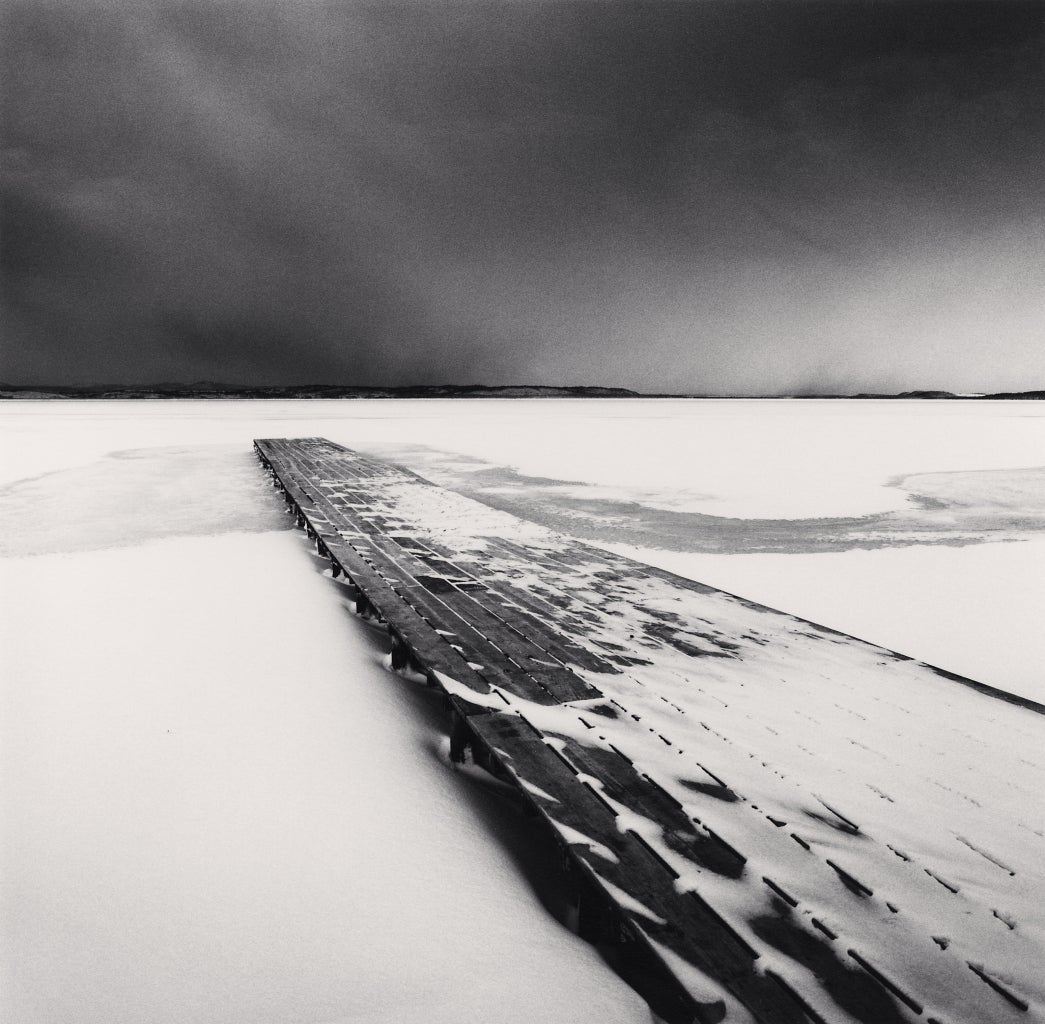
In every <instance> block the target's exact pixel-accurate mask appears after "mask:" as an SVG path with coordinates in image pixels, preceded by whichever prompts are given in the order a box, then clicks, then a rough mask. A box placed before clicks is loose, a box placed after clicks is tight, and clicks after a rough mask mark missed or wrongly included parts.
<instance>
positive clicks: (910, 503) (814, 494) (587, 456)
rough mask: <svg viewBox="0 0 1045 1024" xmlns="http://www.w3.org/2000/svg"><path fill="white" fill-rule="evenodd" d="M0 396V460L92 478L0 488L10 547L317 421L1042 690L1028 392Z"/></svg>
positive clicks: (839, 620) (824, 616)
mask: <svg viewBox="0 0 1045 1024" xmlns="http://www.w3.org/2000/svg"><path fill="white" fill-rule="evenodd" d="M0 416H2V420H0V423H2V429H3V432H4V436H5V437H6V438H7V443H6V444H5V450H4V456H3V463H2V465H0V482H2V481H7V482H13V481H17V480H19V479H23V480H24V479H25V478H28V477H37V476H39V475H40V474H43V473H48V472H53V471H55V470H59V469H65V470H72V469H74V468H76V467H79V468H80V469H81V471H82V474H83V475H82V479H83V480H84V481H86V480H88V479H91V477H92V474H101V477H102V478H104V480H101V479H100V481H99V486H98V487H89V488H87V489H88V490H89V491H90V492H91V497H89V498H86V499H85V497H84V496H83V495H82V494H80V493H77V497H76V499H75V502H76V505H75V508H71V507H70V508H63V507H62V506H61V502H62V501H63V500H64V499H63V497H62V495H63V491H64V493H65V494H66V495H69V494H71V493H72V492H73V488H71V487H67V488H63V486H62V484H61V482H60V481H59V480H57V479H55V480H47V481H40V482H38V483H36V484H20V485H18V486H16V487H14V488H13V489H11V490H8V491H7V492H6V497H5V501H4V505H3V508H0V515H6V516H7V517H12V516H13V517H14V518H15V519H16V520H17V521H18V522H19V524H20V525H19V527H18V528H17V529H14V528H13V527H12V528H10V529H8V530H5V533H6V535H7V539H6V540H3V541H0V544H7V545H9V548H8V550H10V551H11V552H12V553H14V552H17V550H18V545H19V543H20V541H19V540H18V539H17V536H18V535H19V534H20V533H23V532H24V531H25V530H26V529H30V531H31V532H32V533H33V534H34V536H35V535H36V533H37V532H38V531H39V530H41V529H43V530H50V531H52V533H53V534H55V536H53V537H52V538H51V540H50V541H42V540H41V541H34V542H33V543H42V544H43V545H44V549H45V550H46V549H47V544H48V543H51V544H56V545H59V548H58V549H60V546H61V543H62V541H61V538H60V535H61V534H62V532H63V531H69V530H75V529H77V526H76V525H75V524H77V523H82V522H84V521H89V520H92V519H93V521H95V522H97V521H98V520H99V519H106V520H108V521H109V522H110V523H115V520H114V519H113V516H112V510H111V509H108V508H106V507H105V502H106V495H107V494H109V493H111V487H116V488H119V487H120V486H121V485H120V484H119V481H120V480H123V481H124V484H125V485H126V486H131V487H134V488H135V489H136V491H135V493H136V494H137V497H136V499H135V501H136V503H137V507H138V508H140V509H141V515H139V516H136V517H134V522H133V523H131V524H127V523H123V524H121V525H120V529H121V530H123V529H130V530H131V531H132V532H133V531H137V530H142V531H144V532H145V535H149V534H150V530H151V531H152V532H155V528H151V527H150V526H149V522H150V518H149V509H148V508H147V507H146V506H143V505H142V504H141V502H142V501H143V500H144V501H146V502H149V501H152V500H156V501H167V506H166V507H167V508H168V512H169V511H170V509H171V508H172V507H176V506H177V505H178V502H176V501H175V502H173V503H172V502H170V501H169V500H168V499H169V498H170V497H171V495H176V494H177V492H178V490H179V488H180V487H181V485H182V484H185V485H186V486H190V485H191V484H190V482H191V476H192V473H193V472H194V471H195V470H194V468H193V467H197V466H198V467H200V468H199V472H201V473H206V472H209V471H211V470H213V466H214V462H215V460H219V459H221V458H225V457H231V453H232V451H233V449H232V448H227V449H225V450H224V451H221V450H220V449H219V446H223V445H224V446H235V447H236V449H237V450H239V451H240V452H241V453H242V452H244V451H246V450H247V449H248V448H249V444H250V441H251V439H252V438H253V437H258V436H306V435H313V434H316V435H323V436H326V437H329V438H331V439H332V440H335V441H338V442H340V443H342V444H345V445H348V446H349V447H354V448H358V449H361V450H363V451H366V452H369V453H372V454H376V455H380V456H383V457H386V458H391V459H394V460H396V461H399V462H401V463H402V464H404V465H406V466H408V467H410V468H412V469H415V470H417V471H418V472H420V473H421V474H422V475H423V476H426V477H428V478H429V479H432V480H434V481H436V482H438V483H442V484H444V485H445V486H449V487H452V488H455V489H457V490H460V491H461V492H462V493H465V494H468V495H470V496H472V497H476V498H479V499H480V500H483V501H485V502H487V503H490V504H494V505H496V506H497V507H500V508H503V509H505V510H507V511H510V512H514V513H515V514H517V515H520V516H523V517H528V518H532V519H535V520H536V521H539V522H542V523H544V524H545V525H549V526H552V527H554V528H556V529H559V530H562V531H564V532H567V533H573V534H575V535H577V536H579V537H581V538H583V539H586V540H590V541H594V542H596V543H602V544H607V545H610V546H614V547H615V548H617V549H619V550H623V551H625V552H628V553H632V554H635V555H636V556H637V557H640V558H643V559H645V560H647V561H652V562H656V563H657V564H660V565H663V566H666V567H668V568H671V569H674V570H675V571H677V572H680V573H682V574H684V575H688V576H691V577H693V578H696V579H700V580H701V581H703V582H707V583H711V584H713V585H716V586H719V587H722V588H723V589H725V590H729V591H733V592H737V593H740V594H743V595H744V596H747V597H751V598H755V599H758V600H760V601H763V602H764V603H766V604H770V605H774V606H778V607H782V608H784V609H786V610H788V611H792V612H795V613H796V614H800V615H804V616H806V617H808V618H811V619H814V620H816V621H819V622H823V623H825V624H827V625H831V626H834V627H836V628H838V629H841V630H844V631H846V632H850V633H853V634H854V635H857V636H860V637H861V638H863V639H867V640H871V641H873V642H876V643H881V644H883V645H884V646H887V647H892V648H894V649H897V650H900V651H902V652H903V653H906V654H910V655H912V656H915V657H918V658H922V659H924V660H927V661H930V662H932V663H934V664H938V665H940V666H941V667H944V668H947V669H949V670H951V671H954V672H959V673H962V674H965V675H969V676H973V677H976V678H979V679H982V680H983V681H984V682H988V683H991V684H993V685H996V686H1000V687H1002V688H1004V689H1010V690H1014V691H1017V692H1019V693H1021V694H1023V695H1025V696H1029V697H1032V698H1034V699H1037V700H1045V632H1043V631H1042V630H1041V629H1040V628H1039V621H1038V620H1039V618H1040V610H1041V608H1042V607H1043V606H1045V407H1043V403H1041V402H925V401H922V402H918V401H910V402H904V401H860V402H846V401H786V402H785V401H777V402H768V401H762V402H759V401H672V400H657V401H652V400H634V401H630V400H625V401H608V402H607V401H540V400H536V401H526V400H514V401H503V400H502V401H497V400H493V401H462V402H450V401H353V402H204V403H191V402H190V403H169V402H158V403H133V404H128V403H105V402H101V403H91V404H89V405H88V404H84V403H58V402H48V403H9V404H7V405H6V406H5V407H4V408H3V409H2V410H0ZM157 449H163V451H162V452H157V451H156V450H157ZM204 450H205V451H206V453H207V459H208V460H210V461H209V463H208V464H205V463H204V462H200V461H199V459H198V458H197V455H199V454H200V453H201V452H202V451H204ZM116 451H123V452H133V451H137V455H136V456H134V459H133V462H134V465H133V467H131V466H129V465H128V463H129V462H131V461H132V460H131V459H130V458H129V457H126V456H125V457H123V458H122V459H113V458H106V457H107V456H108V455H109V453H112V452H116ZM146 451H152V452H153V457H152V458H151V460H149V459H145V458H143V455H144V453H145V452H146ZM194 452H195V453H196V454H194ZM99 460H101V461H99ZM150 466H151V467H152V475H151V476H150V475H149V467H150ZM91 467H93V469H92V468H91ZM132 469H133V472H132ZM241 471H242V468H241ZM249 476H250V474H249V472H248V473H247V478H249ZM70 479H71V478H70ZM245 482H246V480H245ZM236 494H237V495H239V498H238V499H237V501H239V502H242V500H243V495H244V494H245V492H244V491H242V490H240V491H237V492H236ZM85 500H86V501H88V503H89V505H88V506H85V505H84V501H85ZM41 501H52V502H56V503H57V504H56V505H52V506H50V511H49V514H48V516H47V519H48V522H47V523H46V524H40V523H39V522H35V521H34V522H32V524H31V525H30V524H28V523H27V517H26V515H25V514H26V513H27V512H28V509H29V508H30V507H39V503H40V502H41ZM243 514H244V509H243V508H242V507H240V505H239V504H237V505H235V506H233V505H232V504H227V505H226V506H225V507H214V508H207V509H206V511H205V512H204V513H203V520H204V521H203V522H199V523H196V522H194V523H191V524H185V525H184V529H185V530H186V531H187V532H189V533H192V532H196V531H197V530H202V531H203V532H215V531H216V530H217V529H219V528H220V529H235V526H236V522H237V521H238V520H240V519H241V518H242V516H243ZM36 518H39V517H36ZM168 518H169V516H168ZM11 521H12V520H11V519H10V518H9V519H8V522H11ZM208 522H209V523H211V526H210V527H208V525H207V523H208ZM217 523H220V524H221V526H220V527H218V526H216V525H214V524H217ZM112 528H114V529H115V526H113V527H112ZM169 529H170V527H167V526H165V527H163V528H162V530H168V531H169ZM162 530H161V532H162ZM12 535H14V538H15V539H12ZM12 545H13V546H12Z"/></svg>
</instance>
